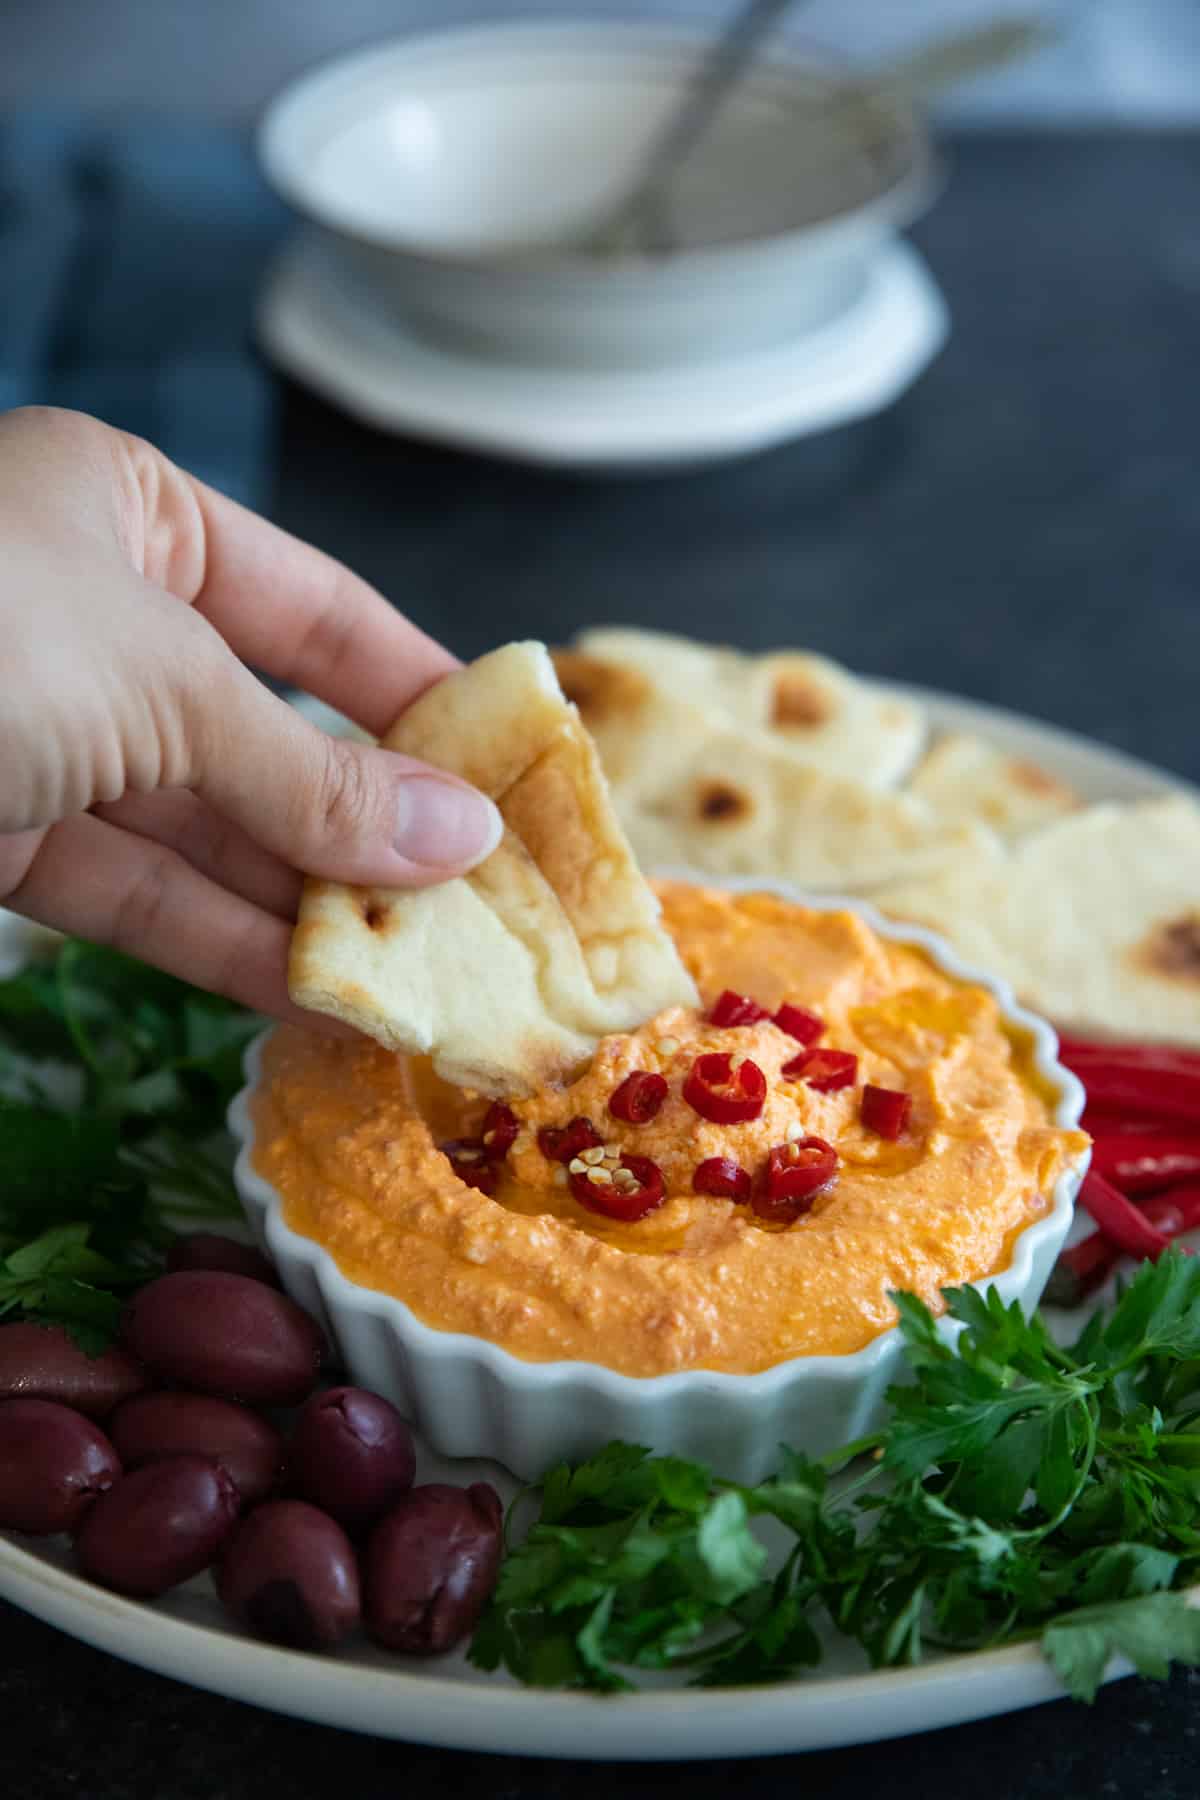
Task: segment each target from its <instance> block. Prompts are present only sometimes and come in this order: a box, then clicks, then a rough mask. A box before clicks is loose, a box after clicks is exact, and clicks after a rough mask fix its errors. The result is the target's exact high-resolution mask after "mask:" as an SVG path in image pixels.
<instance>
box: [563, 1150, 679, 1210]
mask: <svg viewBox="0 0 1200 1800" xmlns="http://www.w3.org/2000/svg"><path fill="white" fill-rule="evenodd" d="M620 1166H621V1168H622V1169H628V1170H629V1173H630V1174H631V1175H632V1176H633V1177H634V1178H635V1180H636V1183H637V1185H636V1187H624V1186H620V1185H618V1182H617V1179H616V1176H615V1175H614V1176H613V1178H612V1179H611V1180H610V1181H607V1182H600V1181H593V1180H592V1179H591V1177H592V1176H593V1175H594V1174H595V1173H596V1171H595V1170H594V1169H585V1170H584V1172H583V1174H581V1175H572V1176H571V1192H572V1193H573V1194H574V1196H575V1198H576V1200H578V1202H579V1204H580V1206H586V1207H587V1209H588V1211H589V1212H594V1213H600V1214H602V1216H603V1217H604V1218H606V1219H620V1220H621V1221H622V1223H623V1224H626V1225H634V1224H636V1223H637V1221H638V1220H639V1219H644V1218H645V1217H646V1214H647V1213H652V1212H654V1210H655V1209H656V1208H657V1207H659V1206H661V1205H662V1203H663V1201H664V1200H665V1199H666V1190H665V1188H664V1186H663V1173H662V1170H661V1169H660V1168H659V1166H658V1164H657V1163H656V1162H651V1160H650V1158H649V1157H648V1156H623V1157H622V1158H621V1164H620Z"/></svg>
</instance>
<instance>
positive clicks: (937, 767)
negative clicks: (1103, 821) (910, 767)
mask: <svg viewBox="0 0 1200 1800" xmlns="http://www.w3.org/2000/svg"><path fill="white" fill-rule="evenodd" d="M906 791H907V792H908V793H910V794H916V795H918V796H919V797H920V798H921V799H922V800H925V801H927V802H928V804H929V805H930V806H932V808H933V809H934V811H935V812H936V813H939V814H940V815H941V817H942V818H943V819H953V820H956V821H957V822H959V823H960V824H964V825H965V824H970V823H972V822H975V821H978V823H980V824H982V825H987V826H990V827H991V829H992V830H993V831H998V832H1000V833H1001V835H1002V836H1003V837H1023V836H1025V834H1026V833H1027V832H1030V831H1036V830H1038V828H1039V827H1040V826H1042V825H1047V824H1049V823H1050V822H1051V820H1053V819H1060V818H1061V817H1062V816H1063V814H1064V813H1069V812H1074V811H1075V809H1076V808H1077V807H1079V806H1082V805H1083V801H1082V799H1081V798H1080V796H1079V795H1078V794H1077V793H1076V792H1075V790H1074V788H1071V787H1068V786H1067V784H1066V782H1064V781H1059V780H1058V778H1057V777H1056V776H1054V775H1051V774H1049V773H1048V772H1047V771H1046V770H1045V769H1043V768H1040V767H1039V766H1038V764H1037V763H1034V762H1029V761H1027V760H1026V759H1025V758H1023V757H1016V756H1009V755H1007V754H1006V753H1005V751H1003V750H1000V749H997V747H996V745H995V744H988V743H985V742H984V740H983V739H982V738H977V737H971V736H969V735H968V734H967V733H965V732H954V733H952V734H951V735H949V736H947V737H944V738H939V740H938V742H937V743H936V744H935V745H934V746H933V748H932V750H930V751H929V753H928V754H927V755H926V756H925V757H924V758H923V760H922V761H921V763H920V764H919V765H918V767H917V769H916V772H915V774H914V775H913V777H912V780H911V781H910V782H909V783H908V787H907V790H906Z"/></svg>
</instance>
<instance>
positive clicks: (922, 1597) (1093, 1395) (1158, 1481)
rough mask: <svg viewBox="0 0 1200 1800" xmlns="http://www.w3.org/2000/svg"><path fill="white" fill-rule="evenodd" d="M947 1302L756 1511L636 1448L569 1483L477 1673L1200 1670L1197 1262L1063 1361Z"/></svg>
mask: <svg viewBox="0 0 1200 1800" xmlns="http://www.w3.org/2000/svg"><path fill="white" fill-rule="evenodd" d="M946 1302H947V1314H948V1317H947V1320H944V1321H938V1320H935V1319H934V1318H933V1316H932V1314H931V1313H930V1312H929V1310H928V1308H927V1307H925V1306H924V1305H923V1304H922V1303H921V1301H920V1300H917V1299H915V1298H914V1297H913V1296H911V1295H900V1296H898V1297H897V1306H898V1310H899V1314H900V1328H901V1331H902V1332H903V1334H904V1338H905V1344H906V1349H907V1356H908V1363H909V1371H908V1372H909V1377H910V1379H909V1381H908V1382H907V1383H906V1384H904V1385H901V1386H897V1387H896V1388H894V1389H893V1390H892V1391H891V1392H890V1393H889V1395H888V1400H889V1403H890V1416H889V1418H888V1421H887V1424H886V1425H885V1427H884V1429H883V1430H882V1431H881V1432H879V1433H878V1434H877V1435H876V1436H874V1437H872V1438H867V1439H863V1440H860V1442H859V1443H857V1444H855V1445H850V1446H847V1448H846V1449H845V1450H844V1451H842V1452H840V1453H839V1454H837V1455H835V1456H831V1457H829V1458H827V1459H825V1461H824V1462H823V1463H821V1462H814V1461H813V1460H811V1459H810V1458H807V1457H805V1456H802V1455H800V1454H799V1453H798V1452H796V1451H793V1450H789V1449H787V1448H786V1447H781V1450H780V1457H779V1466H778V1470H777V1472H776V1474H775V1475H774V1476H773V1477H772V1478H771V1479H769V1480H767V1481H764V1482H760V1483H759V1484H758V1485H757V1486H755V1487H738V1486H737V1485H736V1484H734V1483H730V1482H723V1481H721V1480H719V1479H718V1478H717V1477H716V1476H714V1475H713V1474H712V1472H711V1471H710V1470H708V1469H706V1468H704V1467H703V1465H701V1464H699V1463H689V1462H684V1461H681V1460H680V1459H679V1458H676V1457H663V1456H651V1455H650V1454H649V1452H648V1451H647V1450H645V1449H644V1448H642V1447H640V1446H637V1445H629V1444H619V1443H617V1444H610V1445H608V1446H606V1448H605V1449H603V1450H601V1451H600V1452H599V1453H598V1454H597V1455H596V1456H594V1457H592V1458H590V1459H589V1460H588V1461H587V1462H584V1463H581V1464H579V1465H577V1466H576V1467H574V1468H572V1467H570V1466H569V1465H566V1464H564V1465H562V1466H561V1467H559V1468H558V1469H555V1470H553V1471H551V1473H550V1474H549V1475H548V1476H547V1478H546V1480H545V1483H544V1484H543V1487H542V1510H541V1515H540V1518H539V1519H537V1520H536V1521H535V1522H534V1524H533V1525H532V1527H531V1529H530V1531H529V1533H528V1535H527V1536H526V1538H525V1541H524V1543H522V1544H520V1545H518V1546H517V1547H516V1549H514V1550H513V1551H512V1552H511V1553H510V1555H509V1557H508V1559H507V1561H506V1562H505V1564H504V1566H503V1567H502V1570H501V1574H500V1580H499V1583H498V1585H497V1588H496V1591H495V1593H494V1595H493V1598H492V1601H491V1603H490V1606H489V1608H488V1610H487V1612H486V1613H485V1615H484V1617H483V1619H482V1621H481V1623H480V1626H479V1630H478V1632H477V1634H476V1638H475V1642H474V1645H473V1646H472V1651H471V1655H472V1658H473V1660H474V1661H475V1662H476V1663H477V1664H478V1665H479V1666H480V1667H484V1668H496V1667H500V1666H504V1667H507V1668H508V1669H510V1670H511V1671H512V1672H513V1673H514V1674H515V1675H517V1676H518V1677H520V1678H521V1679H523V1680H526V1681H531V1682H537V1683H539V1684H541V1685H558V1686H574V1687H591V1688H594V1689H596V1690H598V1691H602V1692H614V1691H618V1690H619V1689H620V1688H622V1687H624V1686H625V1685H627V1683H628V1677H627V1675H626V1674H625V1673H623V1671H624V1670H625V1669H627V1668H628V1669H638V1668H671V1667H677V1668H686V1669H689V1670H690V1671H691V1673H692V1679H693V1680H694V1681H696V1682H698V1683H700V1684H702V1685H704V1686H716V1685H731V1684H737V1683H744V1682H759V1681H770V1680H778V1679H780V1678H782V1677H785V1676H794V1675H795V1674H797V1673H798V1672H800V1671H802V1670H804V1669H806V1668H809V1667H811V1666H813V1665H814V1664H816V1663H817V1662H818V1661H819V1659H820V1654H821V1633H822V1631H823V1630H827V1629H828V1628H829V1627H830V1626H833V1627H836V1628H837V1629H838V1630H840V1631H842V1632H843V1633H846V1634H848V1635H849V1636H850V1637H851V1638H853V1639H854V1640H855V1641H856V1642H857V1643H858V1644H859V1645H861V1647H862V1648H863V1650H864V1651H865V1652H866V1654H867V1656H868V1657H869V1658H870V1660H871V1661H872V1662H873V1663H874V1664H876V1665H877V1666H886V1665H890V1664H898V1663H912V1662H916V1661H918V1660H919V1659H920V1658H921V1657H922V1656H923V1655H924V1654H925V1652H926V1650H927V1649H928V1648H929V1647H931V1646H936V1647H939V1648H950V1649H959V1650H962V1649H970V1648H974V1647H980V1646H985V1645H991V1644H997V1643H1004V1642H1011V1641H1021V1640H1032V1639H1040V1641H1041V1643H1042V1645H1043V1648H1044V1650H1045V1653H1046V1655H1047V1657H1048V1658H1049V1659H1050V1661H1051V1663H1052V1665H1053V1666H1054V1667H1055V1668H1056V1669H1057V1670H1058V1672H1059V1673H1060V1674H1061V1676H1062V1678H1063V1680H1064V1682H1065V1684H1066V1685H1067V1687H1068V1689H1069V1691H1070V1692H1072V1693H1074V1694H1076V1695H1078V1696H1079V1697H1080V1698H1084V1699H1088V1698H1091V1696H1092V1695H1093V1694H1094V1693H1095V1691H1096V1687H1097V1684H1098V1683H1099V1681H1100V1679H1101V1677H1102V1675H1103V1673H1104V1670H1105V1667H1106V1665H1107V1663H1108V1660H1109V1658H1110V1657H1111V1656H1113V1655H1123V1656H1125V1657H1127V1658H1128V1659H1129V1660H1130V1661H1131V1662H1132V1663H1133V1664H1134V1666H1135V1667H1136V1668H1137V1669H1139V1670H1140V1671H1141V1672H1142V1673H1143V1674H1161V1673H1163V1672H1164V1671H1165V1670H1166V1668H1167V1667H1168V1666H1169V1664H1170V1663H1171V1661H1173V1660H1174V1661H1185V1662H1192V1663H1197V1662H1200V1612H1193V1611H1190V1610H1189V1608H1188V1606H1187V1604H1186V1601H1185V1599H1184V1597H1183V1596H1182V1595H1181V1594H1180V1593H1179V1592H1178V1589H1179V1588H1181V1587H1183V1586H1185V1585H1187V1584H1188V1583H1190V1582H1194V1581H1196V1580H1197V1579H1198V1578H1200V1259H1195V1260H1194V1259H1190V1258H1188V1257H1186V1256H1184V1255H1183V1254H1182V1253H1180V1252H1178V1251H1175V1250H1171V1251H1168V1252H1167V1253H1166V1254H1164V1256H1163V1257H1161V1258H1160V1260H1159V1262H1158V1263H1157V1264H1156V1265H1153V1266H1150V1265H1147V1266H1146V1267H1145V1268H1144V1269H1142V1270H1141V1271H1139V1273H1138V1274H1137V1275H1136V1276H1135V1278H1134V1280H1133V1281H1132V1282H1131V1283H1130V1285H1129V1287H1128V1288H1127V1289H1126V1291H1125V1292H1124V1294H1122V1295H1121V1296H1120V1297H1119V1298H1118V1301H1117V1303H1116V1305H1115V1307H1114V1309H1113V1311H1112V1312H1111V1314H1110V1315H1109V1316H1108V1317H1107V1318H1106V1319H1103V1320H1101V1321H1099V1322H1098V1323H1095V1324H1094V1325H1092V1326H1091V1327H1089V1329H1088V1331H1087V1332H1085V1333H1084V1335H1083V1337H1082V1338H1081V1339H1080V1340H1079V1342H1078V1343H1077V1344H1076V1345H1075V1346H1073V1347H1072V1348H1070V1349H1066V1350H1064V1349H1061V1348H1060V1347H1059V1346H1058V1345H1057V1344H1056V1343H1055V1342H1054V1341H1053V1339H1052V1338H1051V1336H1050V1334H1049V1332H1048V1331H1047V1329H1046V1327H1045V1325H1044V1323H1043V1322H1042V1321H1041V1320H1040V1319H1038V1318H1036V1317H1035V1318H1033V1319H1029V1320H1027V1319H1026V1318H1025V1317H1024V1315H1023V1313H1022V1312H1021V1309H1020V1307H1019V1306H1005V1305H1004V1303H1003V1302H1002V1301H1001V1300H1000V1299H999V1297H998V1296H997V1295H996V1294H995V1292H994V1291H993V1292H991V1293H988V1294H980V1293H977V1292H976V1291H975V1290H973V1289H966V1288H964V1289H956V1290H951V1291H950V1292H948V1293H947V1295H946ZM868 1451H870V1452H873V1453H874V1459H873V1460H872V1461H871V1462H869V1463H868V1464H867V1465H866V1467H865V1468H863V1466H862V1464H861V1463H856V1461H855V1459H856V1458H859V1457H861V1456H862V1455H863V1453H864V1452H868ZM832 1470H838V1471H840V1473H838V1474H837V1475H836V1476H831V1473H830V1472H831V1471H832ZM763 1527H769V1528H770V1531H771V1532H772V1533H773V1534H774V1538H775V1549H776V1553H777V1554H776V1562H775V1567H774V1570H773V1571H772V1565H771V1561H770V1555H769V1550H768V1540H767V1537H765V1536H760V1535H759V1530H760V1528H763ZM781 1537H782V1538H783V1540H785V1547H784V1549H783V1551H782V1552H781V1553H780V1552H779V1547H778V1540H779V1539H780V1538H781Z"/></svg>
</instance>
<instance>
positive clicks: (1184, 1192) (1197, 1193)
mask: <svg viewBox="0 0 1200 1800" xmlns="http://www.w3.org/2000/svg"><path fill="white" fill-rule="evenodd" d="M1141 1213H1142V1217H1143V1218H1144V1219H1145V1221H1146V1223H1147V1224H1148V1225H1152V1226H1153V1227H1154V1229H1155V1230H1156V1231H1161V1233H1162V1235H1163V1237H1164V1238H1167V1239H1173V1238H1177V1237H1182V1235H1183V1233H1184V1232H1185V1231H1194V1230H1195V1229H1196V1227H1197V1226H1198V1225H1200V1185H1198V1184H1196V1183H1193V1184H1192V1185H1191V1186H1185V1187H1177V1188H1172V1189H1171V1190H1170V1191H1169V1192H1168V1193H1165V1194H1155V1195H1153V1196H1152V1197H1151V1198H1150V1199H1149V1200H1147V1201H1146V1203H1145V1205H1144V1206H1143V1207H1142V1208H1141ZM1120 1259H1121V1252H1120V1251H1119V1250H1118V1249H1116V1247H1115V1246H1114V1245H1113V1244H1110V1243H1109V1241H1108V1239H1107V1238H1106V1237H1105V1235H1104V1233H1103V1232H1102V1231H1094V1232H1093V1233H1092V1235H1091V1237H1087V1238H1083V1239H1082V1240H1081V1241H1080V1242H1079V1243H1078V1244H1072V1245H1071V1248H1070V1249H1069V1250H1064V1251H1063V1252H1062V1253H1061V1254H1060V1256H1059V1259H1058V1261H1057V1262H1056V1263H1055V1265H1054V1268H1053V1270H1052V1272H1051V1275H1050V1280H1049V1281H1048V1282H1047V1284H1046V1294H1045V1298H1046V1299H1047V1300H1048V1301H1049V1303H1050V1305H1051V1306H1078V1305H1079V1304H1080V1302H1081V1301H1083V1300H1086V1299H1087V1297H1088V1295H1089V1294H1091V1293H1094V1292H1095V1290H1096V1289H1097V1288H1098V1287H1100V1286H1101V1285H1102V1284H1103V1283H1104V1282H1105V1281H1106V1280H1107V1279H1108V1277H1109V1276H1110V1275H1111V1274H1112V1271H1113V1270H1114V1269H1115V1268H1116V1266H1117V1263H1118V1262H1119V1261H1120Z"/></svg>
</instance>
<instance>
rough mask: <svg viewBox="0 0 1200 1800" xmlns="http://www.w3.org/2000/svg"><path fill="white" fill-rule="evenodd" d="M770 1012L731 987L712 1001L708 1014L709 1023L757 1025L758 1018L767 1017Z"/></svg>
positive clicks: (747, 995)
mask: <svg viewBox="0 0 1200 1800" xmlns="http://www.w3.org/2000/svg"><path fill="white" fill-rule="evenodd" d="M770 1016H771V1015H770V1013H769V1011H768V1010H767V1008H766V1007H765V1006H760V1005H759V1004H758V1001H757V1000H752V999H751V998H750V996H749V994H735V993H734V991H733V989H732V988H726V989H725V991H724V993H721V994H718V995H717V998H716V999H715V1000H714V1001H713V1004H712V1008H711V1010H710V1012H709V1015H708V1022H709V1024H710V1025H723V1026H727V1027H728V1026H733V1025H757V1024H758V1021H759V1020H760V1019H769V1018H770Z"/></svg>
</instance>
